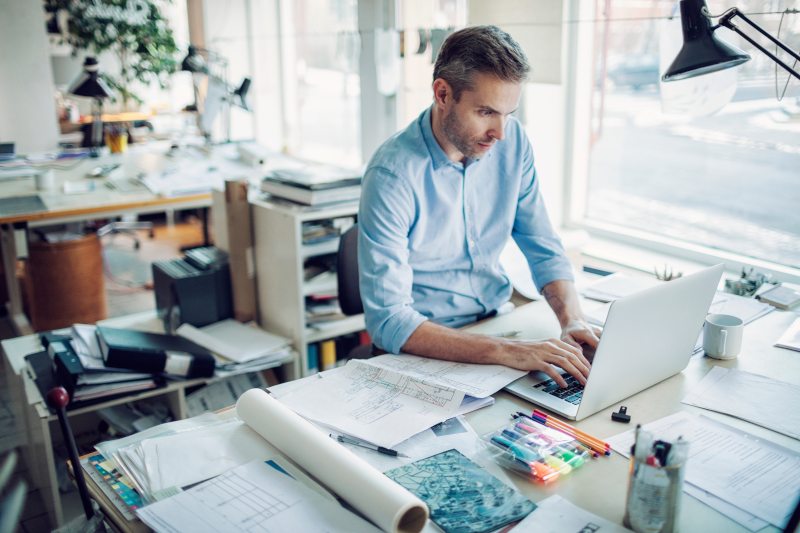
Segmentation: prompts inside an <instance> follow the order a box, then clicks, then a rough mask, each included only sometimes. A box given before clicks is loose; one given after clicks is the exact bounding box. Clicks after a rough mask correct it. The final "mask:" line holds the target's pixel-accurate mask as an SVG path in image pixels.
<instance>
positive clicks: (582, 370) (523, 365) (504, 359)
mask: <svg viewBox="0 0 800 533" xmlns="http://www.w3.org/2000/svg"><path fill="white" fill-rule="evenodd" d="M497 359H498V362H499V363H500V364H503V365H506V366H510V367H512V368H517V369H519V370H539V371H541V372H544V373H545V374H547V375H548V376H550V377H551V378H553V380H554V381H555V382H556V383H558V384H559V385H560V386H561V387H566V386H567V382H566V381H564V378H563V377H561V374H559V373H558V371H557V370H556V369H555V368H553V365H556V366H558V367H560V368H563V369H564V370H566V371H567V372H568V373H570V374H572V375H573V376H575V379H577V380H578V382H579V383H580V384H581V385H586V378H587V377H588V376H589V370H590V368H591V365H590V364H589V361H587V360H586V358H585V357H584V356H583V352H582V351H581V348H580V346H578V347H575V346H572V345H571V344H568V343H566V342H564V341H560V340H558V339H547V340H542V341H506V342H505V343H503V345H502V347H501V353H500V355H499V357H498V358H497Z"/></svg>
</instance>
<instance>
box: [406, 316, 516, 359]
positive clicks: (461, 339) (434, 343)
mask: <svg viewBox="0 0 800 533" xmlns="http://www.w3.org/2000/svg"><path fill="white" fill-rule="evenodd" d="M503 342H504V339H500V338H497V337H487V336H485V335H474V334H471V333H466V332H463V331H458V330H455V329H450V328H448V327H445V326H441V325H439V324H436V323H434V322H423V323H422V324H420V325H419V327H418V328H417V329H416V330H414V333H412V334H411V336H410V337H409V338H408V340H407V341H406V343H405V344H404V345H403V351H404V352H406V353H411V354H414V355H423V356H425V357H431V358H434V359H445V360H447V361H459V362H462V363H484V364H485V363H500V360H499V354H500V353H501V352H502V351H503V350H502V345H503Z"/></svg>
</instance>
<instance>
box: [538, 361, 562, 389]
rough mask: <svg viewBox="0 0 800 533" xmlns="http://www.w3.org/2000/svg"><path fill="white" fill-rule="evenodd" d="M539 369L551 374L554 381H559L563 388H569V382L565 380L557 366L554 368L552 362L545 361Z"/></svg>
mask: <svg viewBox="0 0 800 533" xmlns="http://www.w3.org/2000/svg"><path fill="white" fill-rule="evenodd" d="M538 370H541V371H542V372H544V373H545V374H547V375H548V376H550V378H551V379H552V380H553V381H555V382H556V383H558V386H559V387H561V388H563V389H565V388H567V382H566V381H564V378H563V377H561V374H559V373H558V371H557V370H556V369H555V368H553V365H551V364H550V363H548V362H543V364H542V365H541V366H540V367H539V369H538Z"/></svg>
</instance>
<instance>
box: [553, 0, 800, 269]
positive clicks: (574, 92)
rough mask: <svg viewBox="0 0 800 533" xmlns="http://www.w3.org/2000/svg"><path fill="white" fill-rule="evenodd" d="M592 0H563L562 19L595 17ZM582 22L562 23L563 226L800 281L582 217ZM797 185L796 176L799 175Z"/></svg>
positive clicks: (585, 66)
mask: <svg viewBox="0 0 800 533" xmlns="http://www.w3.org/2000/svg"><path fill="white" fill-rule="evenodd" d="M595 6H596V0H565V6H564V7H565V9H564V10H565V20H567V21H593V20H596V19H597V18H600V15H601V14H598V13H596V8H595ZM586 29H587V28H586V27H585V26H584V25H583V24H576V23H573V24H566V28H565V31H564V33H565V39H564V46H565V49H566V50H565V51H566V53H565V54H564V62H565V65H564V70H565V77H564V80H565V87H564V91H565V93H566V94H565V98H566V105H565V115H564V121H565V125H566V127H565V138H564V176H563V179H564V182H563V188H564V197H563V198H564V200H563V205H562V209H563V226H565V227H566V228H570V229H583V230H585V231H587V232H588V233H589V234H590V235H591V236H593V237H599V238H603V239H609V240H613V241H617V242H621V243H625V244H628V245H632V246H635V247H638V248H643V249H645V250H651V251H655V252H658V253H661V254H665V255H668V256H673V257H676V258H681V259H685V260H689V261H694V262H698V263H703V264H714V263H719V262H724V263H725V266H726V270H728V271H740V270H741V269H750V268H754V269H755V270H757V271H759V272H764V273H769V274H772V276H773V280H774V281H786V282H791V283H800V269H797V268H793V267H790V266H785V265H780V264H777V263H773V262H771V261H766V260H762V259H759V258H752V257H747V256H744V255H740V254H737V253H734V252H728V251H724V250H719V249H715V248H711V247H707V246H702V245H698V244H694V243H690V242H686V241H682V240H678V239H674V238H670V237H665V236H662V235H657V234H654V233H649V232H645V231H640V230H636V229H634V228H630V227H626V226H622V225H617V224H611V223H604V222H601V221H598V220H593V219H589V218H587V217H586V215H585V214H586V212H587V199H588V194H589V157H590V143H591V126H590V124H591V117H592V105H591V102H592V88H593V84H594V82H595V80H594V69H593V62H594V31H593V30H592V31H586ZM798 186H800V179H799V180H798Z"/></svg>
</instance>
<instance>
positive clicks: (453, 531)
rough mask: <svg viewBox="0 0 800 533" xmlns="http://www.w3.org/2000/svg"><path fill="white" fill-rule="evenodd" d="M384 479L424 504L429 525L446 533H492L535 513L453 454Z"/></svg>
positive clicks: (522, 499) (516, 495)
mask: <svg viewBox="0 0 800 533" xmlns="http://www.w3.org/2000/svg"><path fill="white" fill-rule="evenodd" d="M386 476H387V477H389V478H390V479H393V480H394V481H395V482H397V483H398V484H400V485H401V486H402V487H405V488H406V489H408V490H409V491H410V492H411V493H412V494H415V495H416V496H418V497H419V498H420V499H421V500H422V501H424V502H425V503H426V504H427V505H428V507H429V508H430V511H431V520H433V522H434V523H435V524H436V525H437V526H439V527H440V528H442V529H443V530H444V531H446V532H447V533H481V532H484V531H495V530H497V529H500V528H502V527H503V526H506V525H508V524H510V523H512V522H516V521H517V520H522V519H523V518H525V517H526V516H528V514H530V513H531V512H532V511H533V510H534V509H536V505H535V504H533V503H532V502H530V501H529V500H527V499H526V498H525V497H523V496H522V495H521V494H519V493H518V492H515V491H514V490H512V489H511V488H509V487H508V486H506V485H505V484H504V483H503V482H502V481H500V480H499V479H497V478H496V477H494V476H493V475H491V474H490V473H488V472H486V471H485V470H484V469H483V468H481V467H480V466H478V465H477V464H475V463H473V462H472V461H470V460H469V459H467V458H466V457H465V456H464V455H462V454H461V453H460V452H458V451H456V450H450V451H447V452H443V453H440V454H438V455H434V456H432V457H428V458H426V459H421V460H419V461H416V462H414V463H411V464H409V465H406V466H402V467H400V468H396V469H394V470H390V471H388V472H386Z"/></svg>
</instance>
